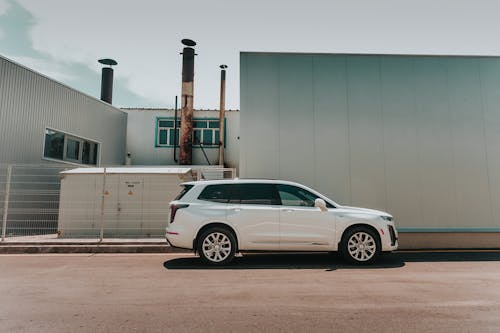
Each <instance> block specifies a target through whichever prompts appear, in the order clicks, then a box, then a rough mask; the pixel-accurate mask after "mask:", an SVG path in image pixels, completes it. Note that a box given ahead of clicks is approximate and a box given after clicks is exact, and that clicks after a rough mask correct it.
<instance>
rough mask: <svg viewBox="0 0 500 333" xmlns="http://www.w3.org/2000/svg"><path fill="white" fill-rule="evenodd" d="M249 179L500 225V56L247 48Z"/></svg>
mask: <svg viewBox="0 0 500 333" xmlns="http://www.w3.org/2000/svg"><path fill="white" fill-rule="evenodd" d="M240 79H241V116H240V117H241V147H240V174H241V175H242V177H269V178H282V179H289V180H295V181H298V182H301V183H304V184H306V185H309V186H311V187H314V188H316V189H318V190H319V191H321V192H323V193H325V194H326V195H328V196H331V197H332V198H333V199H334V200H336V201H338V202H340V203H343V204H350V205H357V206H364V207H371V208H378V209H382V210H387V211H389V212H391V213H393V214H394V215H395V216H396V218H397V220H398V226H399V227H400V228H401V229H402V230H407V231H417V230H422V231H426V230H449V231H461V230H462V231H463V230H470V231H500V208H499V207H498V203H499V202H500V58H488V57H437V56H436V57H432V56H377V55H310V54H265V53H242V54H241V76H240Z"/></svg>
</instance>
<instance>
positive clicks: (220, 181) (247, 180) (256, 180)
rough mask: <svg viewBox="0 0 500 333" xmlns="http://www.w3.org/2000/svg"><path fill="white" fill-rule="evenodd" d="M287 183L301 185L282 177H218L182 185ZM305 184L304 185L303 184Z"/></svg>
mask: <svg viewBox="0 0 500 333" xmlns="http://www.w3.org/2000/svg"><path fill="white" fill-rule="evenodd" d="M248 183H252V184H255V183H258V184H287V185H301V184H299V183H295V182H291V181H287V180H280V179H263V178H234V179H218V180H198V181H190V182H185V183H182V184H181V185H218V184H248ZM301 186H303V185H301Z"/></svg>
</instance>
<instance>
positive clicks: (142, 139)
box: [123, 109, 239, 168]
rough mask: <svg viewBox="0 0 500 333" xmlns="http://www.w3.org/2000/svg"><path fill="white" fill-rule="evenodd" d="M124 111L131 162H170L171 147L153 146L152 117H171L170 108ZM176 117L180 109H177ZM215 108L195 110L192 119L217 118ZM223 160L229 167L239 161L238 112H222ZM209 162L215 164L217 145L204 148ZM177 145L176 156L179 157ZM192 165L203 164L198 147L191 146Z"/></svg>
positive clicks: (154, 123)
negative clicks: (126, 117)
mask: <svg viewBox="0 0 500 333" xmlns="http://www.w3.org/2000/svg"><path fill="white" fill-rule="evenodd" d="M123 110H124V111H126V112H127V113H128V127H127V151H128V152H130V153H131V154H132V164H133V165H174V164H176V163H175V161H174V149H173V148H171V147H156V146H155V143H156V137H155V135H156V119H157V118H158V117H174V111H173V110H166V109H123ZM178 117H179V119H180V111H178ZM218 117H219V111H218V110H208V111H207V110H195V111H194V118H218ZM226 136H227V137H226V151H225V154H226V155H225V160H226V164H227V165H228V166H229V167H233V168H237V167H238V164H239V139H238V137H239V112H238V111H232V110H229V111H226ZM205 152H206V153H207V156H208V159H209V161H210V164H213V165H216V164H218V148H208V147H206V148H205ZM178 154H179V148H177V157H178V156H179V155H178ZM193 164H195V165H206V164H207V161H206V159H205V157H204V156H203V154H202V151H201V149H200V148H196V147H193Z"/></svg>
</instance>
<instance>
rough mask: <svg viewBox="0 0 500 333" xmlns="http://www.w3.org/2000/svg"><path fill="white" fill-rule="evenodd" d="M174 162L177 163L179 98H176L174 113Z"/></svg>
mask: <svg viewBox="0 0 500 333" xmlns="http://www.w3.org/2000/svg"><path fill="white" fill-rule="evenodd" d="M174 162H175V163H177V162H178V161H177V96H175V113H174Z"/></svg>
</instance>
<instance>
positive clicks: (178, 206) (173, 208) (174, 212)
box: [170, 204, 189, 223]
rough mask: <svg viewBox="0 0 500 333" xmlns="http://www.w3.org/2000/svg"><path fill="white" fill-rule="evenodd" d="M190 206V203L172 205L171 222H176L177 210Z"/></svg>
mask: <svg viewBox="0 0 500 333" xmlns="http://www.w3.org/2000/svg"><path fill="white" fill-rule="evenodd" d="M186 207H189V205H188V204H176V205H170V223H173V222H174V219H175V214H176V213H177V211H178V210H179V209H181V208H186Z"/></svg>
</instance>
